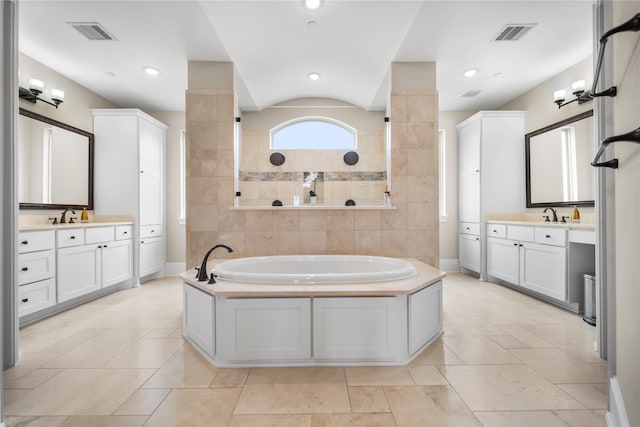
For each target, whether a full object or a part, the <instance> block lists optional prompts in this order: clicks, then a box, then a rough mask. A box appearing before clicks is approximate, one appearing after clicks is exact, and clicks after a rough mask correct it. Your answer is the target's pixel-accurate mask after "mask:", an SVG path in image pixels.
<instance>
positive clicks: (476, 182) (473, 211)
mask: <svg viewBox="0 0 640 427" xmlns="http://www.w3.org/2000/svg"><path fill="white" fill-rule="evenodd" d="M459 211H460V214H459V215H460V221H462V222H480V174H479V173H476V172H474V173H471V174H467V175H460V207H459Z"/></svg>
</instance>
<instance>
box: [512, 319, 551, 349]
mask: <svg viewBox="0 0 640 427" xmlns="http://www.w3.org/2000/svg"><path fill="white" fill-rule="evenodd" d="M500 328H502V329H503V330H504V331H505V332H507V333H508V334H509V335H511V336H512V337H514V338H516V339H517V340H518V341H520V342H522V343H523V344H524V345H525V346H526V347H528V348H551V347H554V345H553V344H551V343H550V342H548V341H546V340H544V339H543V338H542V337H540V336H538V335H536V334H534V333H532V332H530V331H528V330H527V329H525V328H523V327H522V326H521V325H502V326H500Z"/></svg>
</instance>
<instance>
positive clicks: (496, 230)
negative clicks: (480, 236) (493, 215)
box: [487, 224, 507, 239]
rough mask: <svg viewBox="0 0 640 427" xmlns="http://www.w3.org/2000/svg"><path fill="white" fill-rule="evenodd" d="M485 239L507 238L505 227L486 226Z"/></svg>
mask: <svg viewBox="0 0 640 427" xmlns="http://www.w3.org/2000/svg"><path fill="white" fill-rule="evenodd" d="M487 237H499V238H501V239H506V238H507V226H506V225H505V224H487Z"/></svg>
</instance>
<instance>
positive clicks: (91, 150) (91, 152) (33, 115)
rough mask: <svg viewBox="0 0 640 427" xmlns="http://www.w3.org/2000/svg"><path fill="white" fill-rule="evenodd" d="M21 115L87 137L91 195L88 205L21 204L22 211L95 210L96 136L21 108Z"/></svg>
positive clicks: (89, 195)
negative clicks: (94, 157)
mask: <svg viewBox="0 0 640 427" xmlns="http://www.w3.org/2000/svg"><path fill="white" fill-rule="evenodd" d="M20 115H21V116H25V117H29V118H31V119H34V120H39V121H41V122H45V123H48V124H50V125H53V126H56V127H59V128H61V129H64V130H67V131H69V132H73V133H77V134H79V135H82V136H86V137H87V138H88V140H89V141H88V143H89V159H88V161H89V176H88V184H89V185H88V187H89V194H88V195H87V196H88V198H87V204H86V205H71V204H68V205H63V204H58V203H19V206H20V209H66V208H72V209H82V208H86V209H88V210H93V156H94V147H93V144H94V136H93V134H92V133H90V132H86V131H84V130H82V129H78V128H76V127H73V126H71V125H68V124H66V123H62V122H59V121H57V120H53V119H50V118H49V117H46V116H42V115H40V114H38V113H34V112H33V111H29V110H25V109H24V108H20Z"/></svg>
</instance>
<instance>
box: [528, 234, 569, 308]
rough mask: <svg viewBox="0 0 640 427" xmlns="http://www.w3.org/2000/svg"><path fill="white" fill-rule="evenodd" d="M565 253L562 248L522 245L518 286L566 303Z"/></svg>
mask: <svg viewBox="0 0 640 427" xmlns="http://www.w3.org/2000/svg"><path fill="white" fill-rule="evenodd" d="M566 252H567V250H566V249H565V248H563V247H558V246H549V245H539V244H536V243H523V244H522V247H521V248H520V285H521V286H523V287H525V288H527V289H531V290H532V291H536V292H538V293H541V294H543V295H547V296H549V297H552V298H555V299H558V300H561V301H566V293H567V291H566V289H567V286H566V285H567V275H566V264H567V260H566Z"/></svg>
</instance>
